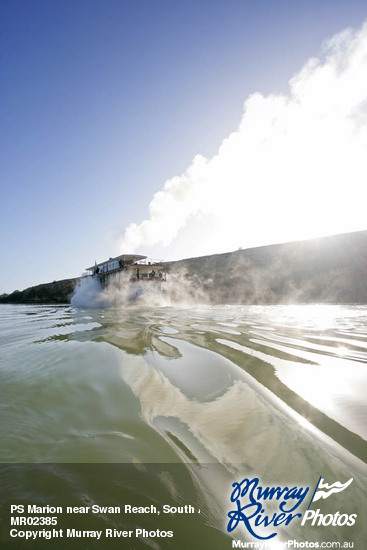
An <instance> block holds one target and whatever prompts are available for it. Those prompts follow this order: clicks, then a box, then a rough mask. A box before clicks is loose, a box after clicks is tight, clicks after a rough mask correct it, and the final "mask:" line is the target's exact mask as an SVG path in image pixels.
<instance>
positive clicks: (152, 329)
mask: <svg viewBox="0 0 367 550" xmlns="http://www.w3.org/2000/svg"><path fill="white" fill-rule="evenodd" d="M0 347H1V359H0V361H1V363H0V379H1V416H2V422H1V462H2V463H3V464H2V470H1V481H2V487H3V491H2V495H3V496H2V502H3V503H8V502H10V501H11V502H15V503H16V502H24V503H26V502H31V503H34V504H40V503H42V505H46V504H50V505H57V504H60V505H62V506H66V505H69V504H70V505H71V504H73V505H74V504H75V503H76V505H78V506H91V503H97V504H101V505H104V506H119V505H120V506H121V507H123V506H124V505H125V503H138V504H139V503H141V502H144V503H145V505H146V503H148V504H149V505H150V504H154V505H156V506H157V507H158V509H160V507H161V506H163V504H165V503H168V504H169V505H172V506H176V507H180V506H184V505H185V504H191V505H192V506H193V507H194V509H195V513H194V514H192V515H188V514H182V515H178V514H174V515H172V514H167V515H165V516H164V517H162V516H159V518H158V517H153V516H152V515H149V516H144V518H143V519H138V520H137V519H136V516H129V517H127V516H126V515H124V514H123V515H122V516H118V515H116V514H103V513H100V514H95V515H93V516H91V515H90V514H88V515H87V514H86V515H83V517H82V518H81V517H79V518H78V520H79V523H78V525H79V526H81V527H80V528H81V529H90V530H92V529H97V528H99V527H100V528H101V529H105V528H106V527H111V528H117V529H122V528H135V527H136V525H140V524H141V525H143V524H144V526H146V528H147V529H148V527H149V529H150V530H154V529H155V530H157V529H158V528H160V529H165V530H169V529H173V531H174V536H173V537H172V538H167V537H165V538H162V537H160V536H157V535H154V536H146V535H147V533H143V535H142V536H139V537H137V538H134V539H128V540H124V541H122V542H121V540H117V541H116V539H105V540H104V541H103V542H102V541H96V540H92V539H89V540H88V541H85V540H84V539H83V541H80V540H79V541H75V539H71V540H70V541H69V544H68V545H67V544H65V539H61V540H59V539H55V540H53V541H52V542H53V544H52V548H56V549H59V548H60V549H62V548H71V547H73V546H72V544H73V543H75V544H77V542H78V545H77V546H76V547H78V548H84V547H85V548H101V549H102V548H109V547H111V548H112V547H116V548H117V547H119V548H122V547H123V548H175V549H176V548H177V549H181V548H182V549H183V548H187V547H191V548H193V549H194V550H195V549H196V548H198V549H200V548H206V547H209V546H210V547H211V548H215V549H218V550H219V549H222V548H224V549H225V548H231V547H232V546H231V539H230V536H229V535H228V534H227V529H226V526H227V523H228V517H227V513H228V511H230V510H233V509H234V508H233V507H234V505H233V504H232V503H231V502H230V499H229V495H230V492H231V485H232V483H233V482H236V481H238V482H240V481H241V480H242V479H244V478H248V479H253V478H255V477H258V478H259V480H260V484H261V485H262V486H263V487H264V486H286V485H287V486H288V487H293V486H297V487H301V486H302V487H305V486H309V487H310V489H309V495H308V497H307V498H305V501H304V502H303V503H302V505H301V506H300V510H297V511H300V512H301V513H304V512H305V510H306V509H307V506H308V504H309V501H310V497H311V495H312V492H313V490H314V489H315V487H316V484H317V482H318V480H319V478H320V477H322V478H323V479H324V480H325V482H327V483H329V484H331V483H334V482H336V481H339V482H341V483H345V482H347V481H348V480H349V479H351V478H353V482H352V484H351V485H350V487H348V488H347V489H345V491H343V492H339V493H337V494H334V495H332V496H331V497H330V498H329V499H328V500H326V499H325V500H322V501H321V503H320V504H319V503H317V505H316V504H312V506H311V507H312V508H313V509H316V508H317V507H319V508H320V509H321V511H323V510H325V512H323V513H325V514H326V513H333V514H334V513H335V512H336V511H339V512H340V514H349V515H350V514H357V520H356V522H355V525H354V526H348V525H344V526H333V525H329V526H324V525H320V526H317V525H314V526H312V525H311V522H307V524H305V525H301V522H300V521H299V520H295V521H293V523H290V525H288V526H285V525H281V526H280V527H279V528H277V529H276V531H277V538H276V540H282V541H286V540H289V539H290V538H291V539H296V540H298V541H340V542H341V543H343V541H349V542H353V543H354V548H360V549H363V548H365V546H364V544H365V540H367V534H366V531H365V527H364V523H365V522H364V521H363V515H364V514H365V513H366V501H367V499H366V477H365V476H366V465H365V461H366V458H367V451H366V449H367V447H366V445H367V444H366V438H367V423H366V408H367V407H366V395H367V376H366V368H367V365H366V362H367V307H365V306H334V305H328V306H325V305H320V306H319V305H308V306H215V307H211V306H190V307H184V306H175V307H172V306H171V307H155V308H150V307H146V306H144V307H129V308H127V307H124V308H104V309H82V308H74V307H72V306H51V305H50V306H46V305H24V306H23V305H1V306H0ZM37 480H38V481H37ZM101 480H103V483H102V482H101ZM306 501H307V502H306ZM301 508H302V509H301ZM198 510H200V513H199V512H198ZM264 513H265V512H264ZM139 521H140V523H139ZM137 522H138V523H137ZM262 529H263V530H262ZM269 529H270V530H269ZM274 531H275V529H273V530H271V528H269V527H268V528H265V527H263V526H260V527H259V529H258V532H259V533H263V534H264V536H266V534H268V533H271V532H274ZM4 536H5V541H8V542H7V544H9V545H10V543H11V544H15V545H16V544H18V546H14V547H17V548H37V549H38V548H51V546H50V545H49V542H50V541H47V540H42V541H40V540H38V541H35V542H32V541H27V542H26V541H24V540H23V539H19V538H18V539H14V540H11V541H10V539H8V538H6V537H7V536H8V535H7V533H6V534H5V535H4ZM231 536H232V538H234V539H235V540H237V539H240V540H241V541H253V540H258V539H256V538H254V537H253V536H251V534H250V533H249V531H248V529H246V528H245V526H241V525H240V526H239V527H238V529H236V530H235V531H234V532H232V533H231ZM117 543H119V545H118V544H117ZM83 544H85V545H86V546H83ZM114 544H115V545H116V546H114ZM9 548H10V546H9Z"/></svg>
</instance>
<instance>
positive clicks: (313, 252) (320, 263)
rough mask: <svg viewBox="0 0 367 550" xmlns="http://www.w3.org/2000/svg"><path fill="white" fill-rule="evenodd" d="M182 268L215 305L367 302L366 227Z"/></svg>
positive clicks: (192, 262) (199, 260)
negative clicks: (356, 230)
mask: <svg viewBox="0 0 367 550" xmlns="http://www.w3.org/2000/svg"><path fill="white" fill-rule="evenodd" d="M168 266H169V268H170V270H171V271H172V272H173V273H174V272H175V271H178V270H180V269H181V270H182V272H183V273H186V275H185V276H186V277H187V278H189V279H191V280H192V282H193V284H194V285H195V286H197V287H200V288H203V289H205V291H206V293H207V295H208V297H209V299H210V301H211V302H213V303H227V304H231V303H232V304H233V303H234V304H280V303H283V304H287V303H299V304H302V303H338V304H350V303H356V304H367V231H359V232H355V233H346V234H342V235H335V236H331V237H323V238H319V239H312V240H307V241H299V242H291V243H285V244H276V245H270V246H262V247H258V248H249V249H246V250H237V251H236V252H231V253H226V254H215V255H212V256H205V257H200V258H191V259H187V260H181V261H179V262H172V263H170V264H168Z"/></svg>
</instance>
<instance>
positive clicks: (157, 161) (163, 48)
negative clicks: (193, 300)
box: [0, 0, 367, 293]
mask: <svg viewBox="0 0 367 550" xmlns="http://www.w3.org/2000/svg"><path fill="white" fill-rule="evenodd" d="M366 17H367V7H366V3H365V1H353V0H350V1H337V0H330V1H328V0H325V1H323V2H319V1H317V2H316V1H315V2H313V1H307V2H303V1H299V2H294V1H277V2H274V1H256V2H255V1H246V0H242V1H234V0H229V1H217V0H211V1H201V0H196V1H187V0H185V1H174V0H170V1H168V0H167V1H162V0H158V1H151V0H149V1H148V0H147V1H145V0H142V1H139V0H135V1H124V0H121V1H117V0H116V1H106V0H100V1H95V0H89V1H86V0H85V1H81V0H79V1H78V0H73V1H68V0H63V1H57V0H56V1H52V2H50V1H37V0H34V1H32V2H28V1H23V0H22V1H7V2H3V3H2V9H1V18H0V37H1V38H0V46H1V48H0V82H1V84H0V90H1V102H0V109H1V133H0V140H1V141H0V166H1V180H0V202H1V218H0V234H1V244H0V258H1V270H0V293H2V292H11V291H12V290H14V289H23V288H25V287H28V286H31V285H34V284H38V283H43V282H49V281H52V280H59V279H63V278H68V277H75V276H78V275H80V274H81V273H82V271H83V270H84V268H85V267H88V266H90V265H92V264H93V263H94V261H95V260H97V261H103V260H104V259H106V258H108V257H109V256H113V255H117V254H118V253H123V252H126V253H128V252H132V250H131V248H132V247H133V245H134V248H135V250H136V252H138V253H147V254H149V255H150V256H153V257H157V258H164V259H167V260H168V259H179V258H181V257H190V256H195V255H201V254H206V253H214V252H224V251H230V250H233V249H235V248H236V247H239V246H242V247H243V248H246V247H247V246H257V245H259V244H268V243H271V242H277V241H279V240H292V238H293V233H292V227H290V228H289V233H288V234H286V232H284V231H283V232H279V234H277V233H276V232H275V233H274V232H272V231H271V230H269V232H268V233H266V232H264V234H262V233H261V235H260V232H259V231H258V232H257V235H258V237H256V231H255V232H254V233H255V234H252V235H251V238H249V233H250V231H249V228H248V227H245V226H244V227H243V233H242V229H241V227H239V226H236V227H234V228H232V233H231V235H232V236H233V233H236V238H235V239H233V238H232V237H231V236H230V234H228V238H227V237H226V238H224V236H223V239H220V238H215V239H214V238H213V233H212V230H213V227H218V223H219V224H220V221H219V222H218V219H217V218H218V211H217V210H218V209H217V207H216V208H214V207H213V208H212V209H207V210H206V209H205V208H203V207H200V208H199V207H198V208H197V209H196V206H195V204H196V203H195V200H199V199H197V198H195V197H197V195H195V193H196V191H195V192H194V193H193V195H192V199H190V200H191V202H190V201H189V202H187V203H186V205H187V206H186V213H185V214H182V221H181V222H180V224H178V229H177V228H176V229H175V230H172V235H170V236H169V238H168V237H167V235H168V234H169V233H170V228H169V227H168V228H167V223H168V224H169V223H170V220H168V221H167V220H166V222H165V223H166V225H164V224H163V225H160V226H159V231H163V232H165V234H166V237H167V238H166V239H164V238H163V237H162V236H161V235H158V234H157V232H158V229H157V224H156V225H155V226H154V227H153V225H152V224H150V225H149V223H148V224H147V225H146V227H147V230H148V231H150V235H151V236H152V239H151V240H150V241H149V239H147V242H146V243H144V242H143V241H142V237H141V235H140V237H139V238H136V235H135V236H134V235H133V237H132V238H131V234H132V233H134V231H135V233H136V231H139V224H141V222H142V221H143V220H150V219H151V218H152V212H151V211H149V204H150V203H151V201H152V199H153V196H154V194H155V193H157V192H159V191H161V193H162V189H163V188H164V185H165V182H167V181H172V179H173V178H175V177H177V178H181V179H179V180H178V183H177V185H178V186H179V188H178V187H177V189H178V190H177V193H176V190H175V193H176V195H175V196H176V198H175V200H176V199H177V196H178V195H180V196H181V195H182V193H183V191H182V190H183V189H185V190H187V189H190V190H191V189H194V187H193V185H194V184H192V181H193V180H190V177H191V176H190V177H189V176H187V177H186V176H185V177H184V180H185V182H186V183H182V182H183V180H182V177H181V176H182V175H183V174H185V173H186V171H187V170H188V167H190V165H191V164H192V161H193V159H194V158H195V156H196V155H202V156H203V157H204V158H205V159H211V158H213V157H214V156H215V155H216V154H217V152H218V149H219V147H220V146H221V144H222V142H223V140H225V139H226V138H227V137H228V136H230V135H231V133H232V132H236V130H237V129H238V126H239V124H240V122H241V119H242V117H243V112H244V102H245V101H246V100H247V99H248V98H249V96H251V94H254V93H255V92H259V93H260V94H262V96H263V97H268V96H269V95H270V94H280V95H281V94H285V95H286V94H288V93H289V80H290V79H291V78H292V76H293V75H295V74H297V73H298V72H299V71H300V70H301V69H302V67H303V66H304V64H305V63H306V62H307V60H309V59H310V58H312V57H315V56H316V57H317V56H320V55H322V51H323V44H324V42H325V40H327V39H330V38H331V37H332V36H334V35H335V34H336V33H340V32H341V31H343V29H346V28H348V27H352V28H354V29H360V28H361V26H362V25H363V23H364V21H365V19H366ZM359 101H360V100H359ZM260 110H261V109H260ZM249 111H251V109H250V110H249ZM251 112H252V111H251ZM256 126H257V125H256V123H255V124H254V127H256ZM223 170H224V169H223ZM194 172H195V170H194ZM195 173H196V172H195ZM190 174H191V172H190ZM222 176H223V179H222V180H221V182H222V183H223V187H224V188H225V186H226V183H227V177H226V175H225V172H223V173H222ZM205 177H206V176H205ZM228 177H229V178H230V177H231V176H230V174H229V175H228ZM195 178H196V176H195V177H194V180H195V181H196V179H195ZM213 185H214V183H213ZM218 185H219V184H218ZM239 185H241V186H242V183H240V184H239ZM243 185H244V188H243V191H242V192H241V195H240V197H237V196H236V192H234V195H233V201H234V202H237V203H238V202H239V198H240V199H241V201H243V207H244V217H246V216H247V213H248V212H249V211H250V210H251V211H253V210H254V209H257V210H259V216H260V217H261V216H262V215H263V212H265V214H266V212H267V210H266V209H267V208H268V206H266V205H264V210H263V209H262V206H261V205H259V203H258V201H257V200H256V195H254V196H253V197H252V195H251V194H249V193H250V191H251V189H250V187H251V182H250V181H249V180H248V179H247V180H246V181H245V180H244V182H243ZM171 188H172V186H171ZM205 189H206V193H208V195H209V196H211V192H210V186H209V187H208V186H207V187H206V188H205ZM229 189H234V187H233V188H231V187H229ZM301 191H302V190H301ZM190 192H191V191H190ZM164 193H165V194H166V195H165V197H163V198H167V188H166V191H164ZM356 193H358V189H357V190H356ZM216 196H217V199H218V201H219V202H220V197H221V195H220V194H218V193H216ZM249 197H250V198H251V197H252V199H251V200H249V201H248V198H249ZM168 198H169V197H168ZM209 198H210V197H209ZM273 198H274V197H273ZM357 198H358V197H357ZM269 200H272V198H271V197H270V196H269ZM284 200H285V198H284V196H283V197H282V201H283V202H284ZM168 204H171V203H169V202H168ZM175 205H176V206H175V208H176V207H177V202H176V203H175ZM190 205H191V206H190ZM168 207H169V206H168ZM189 208H192V215H191V214H189V213H188V210H187V209H189ZM230 208H231V202H230V198H229V197H227V198H226V201H225V203H223V209H226V213H227V215H228V211H229V210H230ZM153 209H154V208H153ZM172 212H173V217H174V220H171V221H172V225H175V222H176V221H177V217H179V216H180V215H181V214H180V213H179V212H178V209H177V215H176V213H175V212H176V211H175V210H174V208H172ZM158 215H159V213H158ZM237 215H238V212H237ZM269 215H270V214H269ZM293 217H294V216H293ZM224 219H225V217H223V220H224ZM266 219H267V214H266V216H265V217H264V220H263V223H264V225H266V223H267V221H266ZM292 219H293V218H292ZM269 220H270V218H269ZM131 224H135V225H134V226H131ZM290 225H291V223H290ZM129 226H130V227H132V229H131V230H130V233H129V235H130V237H129V235H128V236H126V228H128V227H129ZM335 227H336V226H335V224H334V225H333V224H331V225H330V227H328V226H327V224H325V228H322V227H321V226H320V224H319V226H318V229H319V233H325V234H328V233H330V232H334V230H335ZM348 228H349V226H348V224H346V226H345V227H344V226H343V227H341V230H344V229H348ZM350 228H351V230H353V229H359V228H361V229H362V228H363V227H359V226H358V224H357V225H356V226H352V225H351V226H350ZM336 229H338V228H337V227H336ZM140 233H141V232H140ZM316 233H317V231H316ZM153 234H154V238H153ZM221 235H225V232H224V231H221ZM299 236H301V237H302V234H301V233H300V232H298V233H297V232H295V233H294V237H295V238H298V237H299ZM308 236H309V235H308V234H305V237H308ZM315 236H316V235H315ZM148 241H149V242H148ZM135 245H136V246H135ZM121 246H130V249H129V250H126V249H122V248H121Z"/></svg>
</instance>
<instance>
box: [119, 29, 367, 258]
mask: <svg viewBox="0 0 367 550" xmlns="http://www.w3.org/2000/svg"><path fill="white" fill-rule="evenodd" d="M366 150H367V23H365V24H364V25H363V27H362V28H361V29H360V30H359V31H352V30H345V31H343V32H342V33H340V34H338V35H336V36H334V37H333V38H332V39H331V40H329V41H328V42H327V43H326V44H325V45H324V55H323V58H322V59H319V58H312V59H310V60H309V61H308V62H307V63H306V64H305V65H304V67H303V68H302V69H301V70H300V71H299V72H298V73H297V74H295V75H294V76H293V77H292V78H291V80H290V81H289V93H288V95H284V94H272V95H268V96H264V95H262V94H261V93H258V92H257V93H254V94H252V95H251V96H249V97H248V99H247V100H246V102H245V104H244V113H243V116H242V120H241V122H240V124H239V127H238V130H237V131H235V132H233V133H232V134H231V135H229V136H228V137H227V138H226V139H224V141H223V142H222V144H221V146H220V148H219V151H218V153H217V154H216V155H215V156H214V157H213V158H211V159H207V158H204V157H203V156H201V155H197V156H196V157H195V158H194V159H193V161H192V163H191V165H190V166H189V167H188V169H187V170H186V172H185V173H184V174H182V175H180V176H175V177H173V178H172V179H170V180H168V181H166V183H165V184H164V186H163V189H162V190H160V191H158V192H157V193H156V194H155V195H154V196H153V198H152V200H151V202H150V205H149V219H146V220H144V221H142V222H141V223H139V224H137V223H133V224H131V225H129V226H128V227H127V229H126V231H125V233H124V235H123V237H122V238H121V239H120V241H119V243H118V247H119V250H128V251H129V252H130V251H134V250H136V249H138V248H139V247H140V246H141V245H142V244H144V247H145V250H146V248H147V247H149V246H153V245H161V246H162V245H163V246H165V247H166V246H167V245H169V244H170V243H171V242H172V241H173V240H174V239H175V237H176V236H177V235H178V233H179V231H180V230H181V229H182V228H183V227H184V226H185V225H187V231H188V232H189V231H190V221H191V219H194V218H195V217H198V216H201V217H202V219H204V221H205V220H207V221H208V223H209V222H210V224H211V225H210V234H211V238H210V242H208V239H207V238H205V248H204V243H203V249H202V250H201V251H200V252H201V253H211V252H219V251H224V250H230V249H231V248H237V247H238V246H257V245H260V244H268V243H271V242H282V241H285V240H295V239H306V238H311V237H315V236H321V235H326V234H331V233H341V232H347V231H354V230H360V229H364V227H365V212H364V210H365V206H364V204H365V201H364V200H363V193H364V189H365V182H366V179H367V178H366V176H367V163H366V161H365V155H366ZM195 238H196V240H199V238H200V236H199V235H196V236H195ZM196 251H199V250H198V249H197V250H196Z"/></svg>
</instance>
